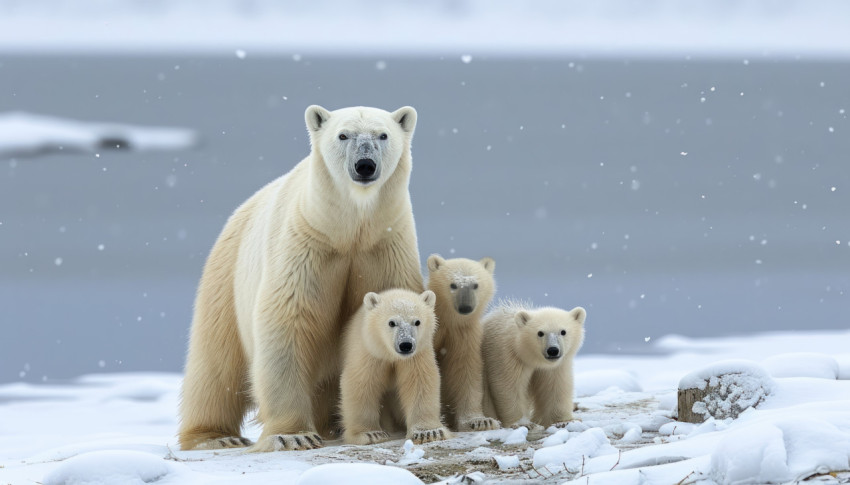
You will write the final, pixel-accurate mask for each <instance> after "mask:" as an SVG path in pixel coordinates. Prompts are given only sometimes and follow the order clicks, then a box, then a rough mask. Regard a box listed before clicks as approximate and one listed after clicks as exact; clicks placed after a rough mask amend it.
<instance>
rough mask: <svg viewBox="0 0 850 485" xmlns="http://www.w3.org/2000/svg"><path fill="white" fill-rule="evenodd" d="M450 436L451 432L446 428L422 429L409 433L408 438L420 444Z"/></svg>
mask: <svg viewBox="0 0 850 485" xmlns="http://www.w3.org/2000/svg"><path fill="white" fill-rule="evenodd" d="M447 438H451V433H449V430H447V429H446V428H435V429H424V430H420V431H414V432H413V434H412V435H410V439H411V440H413V443H414V444H417V445H421V444H422V443H430V442H431V441H440V440H444V439H447Z"/></svg>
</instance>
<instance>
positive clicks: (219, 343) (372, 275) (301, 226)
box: [179, 106, 424, 451]
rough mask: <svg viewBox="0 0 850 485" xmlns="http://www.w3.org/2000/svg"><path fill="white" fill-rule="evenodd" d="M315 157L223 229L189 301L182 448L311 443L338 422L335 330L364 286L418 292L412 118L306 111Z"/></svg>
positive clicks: (409, 111)
mask: <svg viewBox="0 0 850 485" xmlns="http://www.w3.org/2000/svg"><path fill="white" fill-rule="evenodd" d="M305 119H306V122H307V129H308V131H309V133H310V143H311V147H312V148H311V151H310V155H309V156H308V157H307V158H305V159H304V160H302V161H301V162H300V163H298V164H297V165H296V166H295V167H294V168H293V169H292V170H291V171H290V172H289V173H288V174H286V175H284V176H282V177H280V178H278V179H277V180H275V181H273V182H271V183H270V184H268V185H267V186H265V187H264V188H262V189H260V190H259V191H258V192H257V193H256V194H254V195H253V196H252V197H251V198H250V199H248V200H247V201H246V202H245V203H243V204H242V205H241V206H240V207H239V208H238V209H236V211H235V212H234V213H233V215H232V216H231V217H230V219H229V220H228V221H227V224H226V225H225V227H224V229H223V230H222V233H221V235H220V236H219V238H218V240H217V241H216V243H215V246H214V247H213V249H212V252H211V253H210V256H209V258H208V259H207V262H206V265H205V267H204V272H203V276H202V277H201V282H200V286H199V288H198V295H197V299H196V301H195V314H194V318H193V321H192V331H191V338H190V343H189V354H188V357H187V360H186V376H185V379H184V380H183V394H182V401H181V404H180V414H181V425H180V431H179V440H180V447H181V448H182V449H184V450H188V449H194V448H204V449H215V448H230V447H238V446H247V445H250V444H251V442H250V441H249V440H247V439H245V438H243V437H241V436H240V430H241V426H242V420H243V417H244V415H245V413H246V411H247V410H248V408H249V407H250V406H251V405H256V406H258V408H259V410H258V414H257V419H258V421H259V422H261V423H262V424H263V432H262V434H261V436H260V438H259V440H258V441H257V443H256V444H254V446H252V447H251V449H250V451H274V450H292V449H310V448H317V447H320V446H321V445H322V440H321V438H320V437H319V434H322V435H324V436H325V437H327V436H328V434H329V433H330V431H331V429H332V427H333V426H335V423H334V422H333V419H332V416H333V415H334V414H335V412H336V406H337V403H338V386H339V382H338V381H339V375H340V356H341V349H340V336H341V334H342V325H343V323H344V322H346V321H347V320H348V319H349V318H350V317H351V315H353V314H354V312H355V311H356V310H357V308H358V307H359V306H360V304H361V303H362V302H363V297H364V296H365V295H366V293H368V292H370V291H383V290H386V289H390V288H406V289H409V290H412V291H416V292H420V293H421V292H422V291H424V285H423V280H422V275H421V273H420V268H419V251H418V249H417V243H416V229H415V227H414V224H413V211H412V207H411V204H410V194H409V192H408V182H409V180H410V171H411V154H410V144H411V139H412V137H413V130H414V128H415V126H416V110H414V109H413V108H411V107H404V108H401V109H399V110H397V111H395V112H393V113H389V112H387V111H384V110H380V109H375V108H365V107H355V108H344V109H340V110H336V111H332V112H329V111H328V110H326V109H324V108H322V107H320V106H310V107H309V108H307V111H306V112H305Z"/></svg>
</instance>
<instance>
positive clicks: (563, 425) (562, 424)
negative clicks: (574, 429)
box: [552, 418, 581, 428]
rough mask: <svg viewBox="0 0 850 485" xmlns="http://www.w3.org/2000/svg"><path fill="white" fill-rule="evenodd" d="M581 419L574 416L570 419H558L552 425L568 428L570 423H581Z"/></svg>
mask: <svg viewBox="0 0 850 485" xmlns="http://www.w3.org/2000/svg"><path fill="white" fill-rule="evenodd" d="M580 422H581V420H580V419H578V418H572V419H570V420H569V421H558V422H557V423H552V426H554V427H556V428H566V427H567V425H568V424H570V423H580Z"/></svg>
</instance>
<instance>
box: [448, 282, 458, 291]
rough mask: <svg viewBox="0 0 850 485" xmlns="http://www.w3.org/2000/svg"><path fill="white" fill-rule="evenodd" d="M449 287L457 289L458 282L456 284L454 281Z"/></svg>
mask: <svg viewBox="0 0 850 485" xmlns="http://www.w3.org/2000/svg"><path fill="white" fill-rule="evenodd" d="M449 288H451V289H453V290H456V289H457V285H456V284H454V283H452V284H450V285H449Z"/></svg>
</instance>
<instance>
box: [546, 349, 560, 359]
mask: <svg viewBox="0 0 850 485" xmlns="http://www.w3.org/2000/svg"><path fill="white" fill-rule="evenodd" d="M560 353H561V349H559V348H558V347H549V348H548V349H546V355H547V356H549V358H554V357H557V356H558V355H560Z"/></svg>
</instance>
